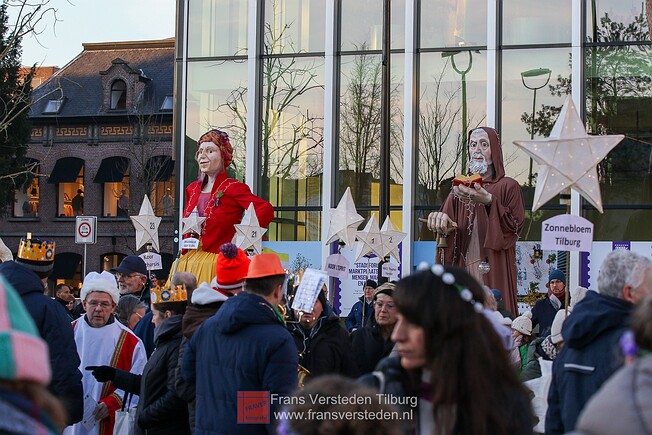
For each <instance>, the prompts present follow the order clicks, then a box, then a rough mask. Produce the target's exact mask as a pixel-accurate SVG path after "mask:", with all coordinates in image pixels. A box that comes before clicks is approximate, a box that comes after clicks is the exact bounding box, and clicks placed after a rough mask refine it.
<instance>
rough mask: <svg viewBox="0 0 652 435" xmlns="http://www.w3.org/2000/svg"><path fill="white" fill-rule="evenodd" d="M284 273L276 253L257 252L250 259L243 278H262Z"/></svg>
mask: <svg viewBox="0 0 652 435" xmlns="http://www.w3.org/2000/svg"><path fill="white" fill-rule="evenodd" d="M275 275H285V269H283V266H282V265H281V259H280V258H278V255H276V254H258V255H255V256H254V257H253V258H252V259H251V263H249V271H248V272H247V276H245V279H255V278H264V277H267V276H275Z"/></svg>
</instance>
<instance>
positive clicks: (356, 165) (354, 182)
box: [337, 54, 403, 207]
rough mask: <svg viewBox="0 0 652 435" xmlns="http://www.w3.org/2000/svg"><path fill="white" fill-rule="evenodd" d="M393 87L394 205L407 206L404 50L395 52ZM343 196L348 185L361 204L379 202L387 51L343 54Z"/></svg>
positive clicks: (340, 185)
mask: <svg viewBox="0 0 652 435" xmlns="http://www.w3.org/2000/svg"><path fill="white" fill-rule="evenodd" d="M391 66H392V73H391V77H392V79H391V81H392V89H391V90H390V105H391V108H390V116H391V118H390V135H391V137H390V205H391V206H395V205H401V204H402V199H401V198H400V197H399V196H397V194H396V193H395V192H396V189H399V190H400V189H402V186H401V184H402V182H403V176H402V174H403V86H402V85H403V55H392V61H391ZM341 71H342V78H341V89H340V103H339V108H340V113H339V119H340V123H339V124H340V137H339V168H340V171H339V172H338V173H337V186H338V187H337V196H338V197H341V196H342V195H343V194H344V191H345V190H346V188H347V187H351V194H352V196H353V201H354V202H355V204H356V205H362V206H364V205H367V206H368V205H372V206H376V207H377V206H378V205H379V198H380V196H379V189H380V186H379V177H380V153H381V149H380V145H381V122H382V113H381V104H382V80H381V78H382V65H381V56H380V55H375V54H360V55H356V56H343V57H342V66H341Z"/></svg>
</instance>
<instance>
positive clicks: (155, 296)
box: [150, 284, 188, 304]
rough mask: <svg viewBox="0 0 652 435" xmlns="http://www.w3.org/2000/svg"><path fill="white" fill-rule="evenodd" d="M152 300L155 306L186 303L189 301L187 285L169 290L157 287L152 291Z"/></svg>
mask: <svg viewBox="0 0 652 435" xmlns="http://www.w3.org/2000/svg"><path fill="white" fill-rule="evenodd" d="M150 298H151V302H152V303H153V304H162V303H165V302H186V301H187V300H188V292H187V291H186V285H185V284H180V285H178V286H176V287H170V288H169V289H168V288H163V287H161V286H158V285H157V286H156V287H154V288H153V289H152V290H151V291H150Z"/></svg>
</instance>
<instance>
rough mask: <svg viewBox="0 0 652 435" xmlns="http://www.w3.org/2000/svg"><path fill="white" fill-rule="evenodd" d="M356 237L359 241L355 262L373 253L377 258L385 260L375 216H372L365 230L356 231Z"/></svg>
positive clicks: (356, 247)
mask: <svg viewBox="0 0 652 435" xmlns="http://www.w3.org/2000/svg"><path fill="white" fill-rule="evenodd" d="M355 236H356V237H357V239H358V242H357V243H356V246H355V261H358V260H359V259H360V258H361V257H363V256H365V255H367V254H369V253H371V252H373V253H374V254H376V256H377V257H380V258H383V256H382V252H381V250H380V248H381V246H382V239H381V236H380V229H379V228H378V221H377V220H376V215H375V214H372V215H371V219H369V222H367V225H365V227H364V230H362V231H356V233H355Z"/></svg>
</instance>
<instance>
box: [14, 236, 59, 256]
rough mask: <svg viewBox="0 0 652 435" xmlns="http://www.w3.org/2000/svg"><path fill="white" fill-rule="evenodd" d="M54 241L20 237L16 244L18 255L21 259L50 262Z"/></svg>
mask: <svg viewBox="0 0 652 435" xmlns="http://www.w3.org/2000/svg"><path fill="white" fill-rule="evenodd" d="M54 246H55V242H53V241H51V240H39V239H32V238H25V237H23V238H21V239H20V245H19V246H18V256H17V257H16V258H20V259H21V260H28V261H39V262H52V261H54Z"/></svg>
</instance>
